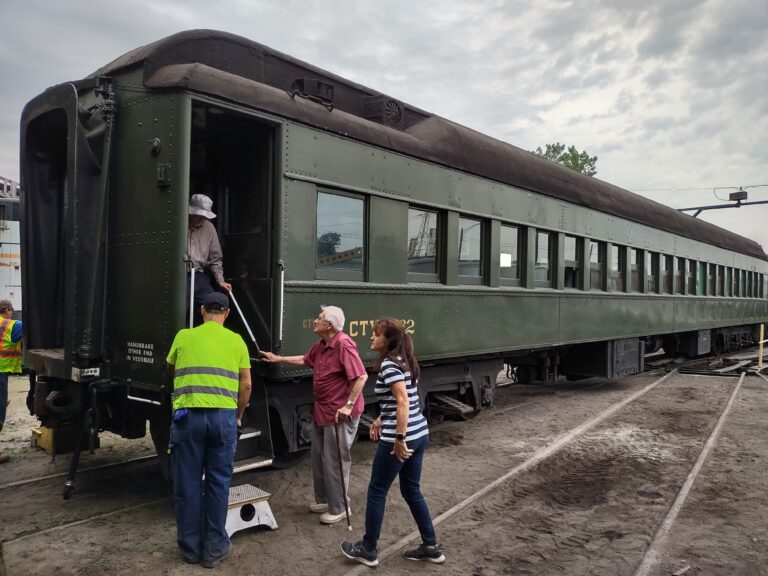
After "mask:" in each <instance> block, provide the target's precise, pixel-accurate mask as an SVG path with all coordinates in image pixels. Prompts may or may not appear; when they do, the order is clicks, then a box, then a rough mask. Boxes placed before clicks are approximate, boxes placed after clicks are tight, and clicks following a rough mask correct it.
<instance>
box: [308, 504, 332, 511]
mask: <svg viewBox="0 0 768 576" xmlns="http://www.w3.org/2000/svg"><path fill="white" fill-rule="evenodd" d="M309 511H310V512H312V514H322V513H323V512H328V503H327V502H314V503H312V504H310V505H309Z"/></svg>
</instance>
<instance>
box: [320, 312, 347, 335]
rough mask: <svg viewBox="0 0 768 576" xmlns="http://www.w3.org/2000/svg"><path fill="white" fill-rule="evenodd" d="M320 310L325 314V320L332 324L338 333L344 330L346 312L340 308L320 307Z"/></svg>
mask: <svg viewBox="0 0 768 576" xmlns="http://www.w3.org/2000/svg"><path fill="white" fill-rule="evenodd" d="M320 309H321V310H322V311H323V312H325V319H326V320H328V322H330V323H331V325H332V326H333V329H334V330H336V332H341V331H342V330H344V310H342V309H341V308H339V307H338V306H320Z"/></svg>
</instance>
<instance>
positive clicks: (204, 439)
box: [171, 408, 237, 563]
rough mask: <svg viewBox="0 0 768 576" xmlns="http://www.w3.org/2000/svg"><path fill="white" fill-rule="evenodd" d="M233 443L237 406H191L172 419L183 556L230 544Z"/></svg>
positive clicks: (193, 558) (192, 558) (217, 553)
mask: <svg viewBox="0 0 768 576" xmlns="http://www.w3.org/2000/svg"><path fill="white" fill-rule="evenodd" d="M236 446H237V410H233V409H217V408H190V409H189V413H188V414H187V415H186V416H185V417H184V418H182V419H180V420H178V421H175V422H174V423H173V427H172V429H171V450H172V454H173V471H174V478H173V484H174V486H173V491H174V496H175V500H176V532H177V540H178V543H179V548H180V549H181V555H182V557H183V558H184V560H186V561H187V562H190V563H196V562H199V561H201V560H216V559H217V558H220V557H221V556H222V555H224V554H225V553H226V552H227V550H228V549H229V537H228V536H227V532H226V529H225V526H226V523H227V504H228V501H229V483H230V481H231V480H232V465H233V461H234V457H235V448H236ZM203 473H205V482H203Z"/></svg>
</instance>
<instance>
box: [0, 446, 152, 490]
mask: <svg viewBox="0 0 768 576" xmlns="http://www.w3.org/2000/svg"><path fill="white" fill-rule="evenodd" d="M152 458H157V454H152V455H150V456H139V457H138V458H131V459H130V460H123V461H122V462H112V463H110V464H102V465H101V466H94V467H93V468H84V469H83V470H78V473H79V474H83V473H85V472H95V471H97V470H106V469H108V468H116V467H118V466H125V465H127V464H136V463H138V462H144V461H146V460H151V459H152ZM67 474H68V472H57V473H56V474H49V475H48V476H39V477H37V478H28V479H26V480H17V481H16V482H9V483H8V484H0V490H4V489H6V488H15V487H17V486H25V485H27V484H34V483H36V482H44V481H45V480H50V479H52V478H61V477H62V476H66V475H67Z"/></svg>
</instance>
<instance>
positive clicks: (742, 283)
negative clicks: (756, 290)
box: [739, 270, 747, 298]
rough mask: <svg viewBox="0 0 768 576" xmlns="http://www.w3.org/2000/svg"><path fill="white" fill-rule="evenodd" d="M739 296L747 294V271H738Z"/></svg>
mask: <svg viewBox="0 0 768 576" xmlns="http://www.w3.org/2000/svg"><path fill="white" fill-rule="evenodd" d="M739 276H740V278H739V296H741V297H742V298H744V297H745V296H746V295H747V271H746V270H740V271H739Z"/></svg>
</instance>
